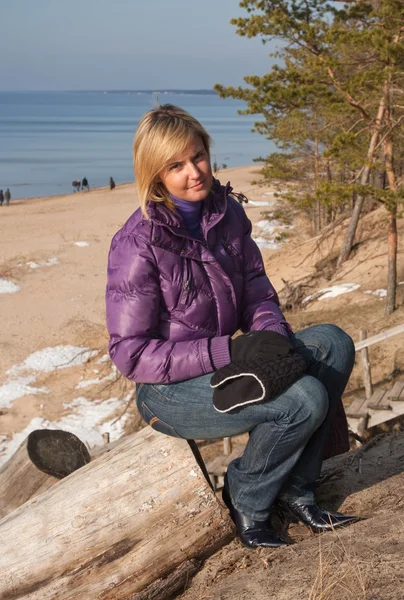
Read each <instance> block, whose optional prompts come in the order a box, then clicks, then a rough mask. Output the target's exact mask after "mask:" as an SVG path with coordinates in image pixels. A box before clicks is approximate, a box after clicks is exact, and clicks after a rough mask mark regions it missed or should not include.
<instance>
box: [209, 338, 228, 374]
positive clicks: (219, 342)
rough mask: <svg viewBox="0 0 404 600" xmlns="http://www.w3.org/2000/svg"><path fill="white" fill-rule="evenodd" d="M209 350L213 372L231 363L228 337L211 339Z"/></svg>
mask: <svg viewBox="0 0 404 600" xmlns="http://www.w3.org/2000/svg"><path fill="white" fill-rule="evenodd" d="M209 349H210V356H211V359H212V364H213V367H214V369H215V370H217V369H221V368H222V367H225V366H226V365H228V364H229V363H230V362H231V358H230V336H229V335H224V336H221V337H214V338H211V340H210V348H209Z"/></svg>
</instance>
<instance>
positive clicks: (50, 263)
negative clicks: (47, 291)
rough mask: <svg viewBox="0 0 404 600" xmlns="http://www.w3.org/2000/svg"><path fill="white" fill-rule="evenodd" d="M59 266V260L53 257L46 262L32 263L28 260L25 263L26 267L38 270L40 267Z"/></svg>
mask: <svg viewBox="0 0 404 600" xmlns="http://www.w3.org/2000/svg"><path fill="white" fill-rule="evenodd" d="M58 264H59V259H58V258H57V257H56V256H54V257H53V258H49V259H48V260H43V261H41V262H38V263H37V262H34V261H33V260H30V261H28V262H27V265H28V266H29V267H30V268H31V269H39V268H40V267H53V265H58Z"/></svg>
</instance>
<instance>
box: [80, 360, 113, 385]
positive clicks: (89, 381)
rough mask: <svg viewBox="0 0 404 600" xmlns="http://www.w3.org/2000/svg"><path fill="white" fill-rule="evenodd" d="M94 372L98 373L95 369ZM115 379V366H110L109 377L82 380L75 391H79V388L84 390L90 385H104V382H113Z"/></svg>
mask: <svg viewBox="0 0 404 600" xmlns="http://www.w3.org/2000/svg"><path fill="white" fill-rule="evenodd" d="M95 372H96V373H98V370H97V369H95ZM115 378H116V367H115V365H113V366H112V371H111V373H110V374H109V375H106V376H105V377H101V378H100V377H98V378H96V379H84V380H83V381H80V382H79V383H78V384H77V385H76V387H75V389H76V390H79V389H81V388H86V387H89V386H90V385H98V384H99V383H104V381H113V380H114V379H115Z"/></svg>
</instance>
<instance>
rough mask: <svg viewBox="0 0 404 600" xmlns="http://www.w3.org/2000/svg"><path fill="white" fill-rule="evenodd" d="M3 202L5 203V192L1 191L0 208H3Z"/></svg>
mask: <svg viewBox="0 0 404 600" xmlns="http://www.w3.org/2000/svg"><path fill="white" fill-rule="evenodd" d="M3 202H4V194H3V190H0V206H3Z"/></svg>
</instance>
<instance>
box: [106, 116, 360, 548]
mask: <svg viewBox="0 0 404 600" xmlns="http://www.w3.org/2000/svg"><path fill="white" fill-rule="evenodd" d="M209 146H210V138H209V135H208V133H207V132H206V131H205V129H204V128H203V127H202V125H201V124H200V123H199V122H198V121H197V120H196V119H194V118H193V117H192V116H191V115H189V114H188V113H187V112H185V111H184V110H182V109H180V108H178V107H175V106H172V105H164V106H160V107H158V108H156V109H153V110H151V111H149V112H148V113H147V114H146V115H144V117H143V118H142V119H141V121H140V123H139V125H138V128H137V131H136V135H135V141H134V162H135V174H136V183H137V188H138V193H139V198H140V206H141V208H140V209H138V210H137V211H136V212H135V213H134V214H133V215H132V216H131V217H130V218H129V220H128V221H127V223H126V224H125V225H124V226H123V227H122V229H121V230H120V231H118V233H117V234H116V235H115V236H114V238H113V240H112V244H111V250H110V254H109V264H108V285H107V293H106V304H107V325H108V330H109V333H110V345H109V351H110V356H111V358H112V360H113V361H114V363H115V364H116V366H117V367H118V369H119V371H120V372H121V373H123V375H125V376H126V377H128V378H129V379H131V380H132V381H135V382H136V383H137V393H136V397H137V405H138V408H139V411H140V413H141V415H142V417H143V418H144V420H145V421H146V422H147V423H148V424H149V425H151V426H152V427H153V428H154V429H156V430H158V431H161V432H163V433H166V434H168V435H172V436H177V437H182V438H185V439H213V438H222V437H228V436H234V435H238V434H240V433H244V432H249V433H250V435H249V441H248V443H247V446H246V449H245V451H244V454H243V456H242V457H240V458H238V459H236V460H234V461H232V462H231V463H230V465H229V467H228V471H227V475H226V480H225V487H224V491H223V499H224V501H225V502H226V504H227V506H228V507H229V509H230V513H231V516H232V518H233V520H234V522H235V524H236V527H237V531H238V535H239V536H240V538H241V540H242V542H243V543H244V544H245V545H247V546H249V547H258V546H264V547H279V546H283V545H285V544H286V543H287V542H286V541H284V540H283V539H281V538H280V537H279V536H278V535H277V534H276V532H275V531H273V530H272V529H271V526H270V523H269V513H270V508H271V506H272V505H273V504H274V503H275V502H277V503H279V504H280V505H281V507H282V510H284V511H285V512H288V513H289V514H292V515H293V516H294V517H295V518H298V519H299V520H300V521H302V522H303V523H305V524H306V525H307V526H309V527H310V528H311V529H312V530H313V531H316V532H320V531H324V530H328V529H331V528H334V527H338V526H340V525H345V524H347V523H349V522H352V521H353V520H354V519H355V518H354V517H346V516H344V515H340V514H338V513H329V512H327V511H323V510H321V509H320V508H319V507H318V506H317V505H316V501H315V495H314V488H315V482H316V479H317V478H318V476H319V474H320V469H321V462H322V457H323V453H324V447H325V444H326V442H327V438H328V437H329V432H330V428H331V422H332V420H333V418H334V415H335V411H336V406H337V403H338V402H340V398H341V395H342V392H343V390H344V388H345V385H346V383H347V381H348V378H349V375H350V372H351V369H352V366H353V362H354V347H353V343H352V340H351V339H350V338H349V336H347V335H346V334H345V333H344V332H343V331H341V330H340V329H339V328H337V327H335V326H332V325H319V326H316V327H310V328H308V329H306V330H304V331H301V332H299V333H296V334H293V333H292V330H291V327H290V325H289V324H288V323H287V322H286V320H285V318H284V316H283V314H282V312H281V310H280V308H279V305H278V298H277V295H276V292H275V290H274V288H273V287H272V285H271V283H270V281H269V279H268V278H267V276H266V274H265V270H264V266H263V261H262V257H261V253H260V251H259V249H258V247H257V245H256V244H255V242H254V241H253V240H252V238H251V223H250V221H249V220H248V218H247V217H246V215H245V212H244V210H243V208H242V206H241V205H240V204H239V203H238V201H237V200H236V199H234V198H233V197H232V188H231V187H230V185H229V184H227V185H226V186H222V185H221V184H220V183H219V181H217V180H215V179H213V176H212V170H211V165H210V152H209ZM239 329H241V330H242V332H243V334H244V335H241V336H239V337H237V338H236V340H231V337H232V336H233V335H234V334H235V333H236V331H238V330H239ZM250 332H260V333H259V334H256V335H259V336H261V337H262V336H263V337H264V338H265V339H266V336H271V335H272V336H275V337H276V336H278V339H279V338H280V339H281V340H284V341H285V344H289V345H291V346H292V345H293V348H294V349H295V351H296V352H297V353H299V354H300V355H301V356H303V357H304V359H305V361H306V364H307V373H306V374H305V375H303V376H302V377H300V378H299V379H298V380H297V381H296V382H295V383H293V384H292V385H291V386H290V387H288V388H287V389H285V390H284V391H283V392H282V393H280V394H278V395H277V396H275V397H274V398H272V399H271V400H270V401H268V402H264V403H262V402H260V403H255V402H254V403H249V404H247V405H246V406H245V407H241V408H238V409H237V410H235V411H231V410H230V411H219V410H217V409H216V407H215V406H214V405H213V401H212V399H213V394H214V392H213V389H212V387H211V378H212V374H213V372H214V371H217V372H219V371H220V370H221V369H226V368H228V365H229V364H232V363H233V362H234V361H235V360H236V358H235V357H236V355H238V356H240V350H242V349H243V348H245V353H244V355H243V356H244V358H245V356H247V361H248V349H249V345H248V344H249V343H250V342H251V335H252V334H251V333H250ZM248 336H250V337H248ZM254 339H255V338H254ZM216 375H217V373H216V374H215V376H216ZM215 391H216V390H215Z"/></svg>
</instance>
